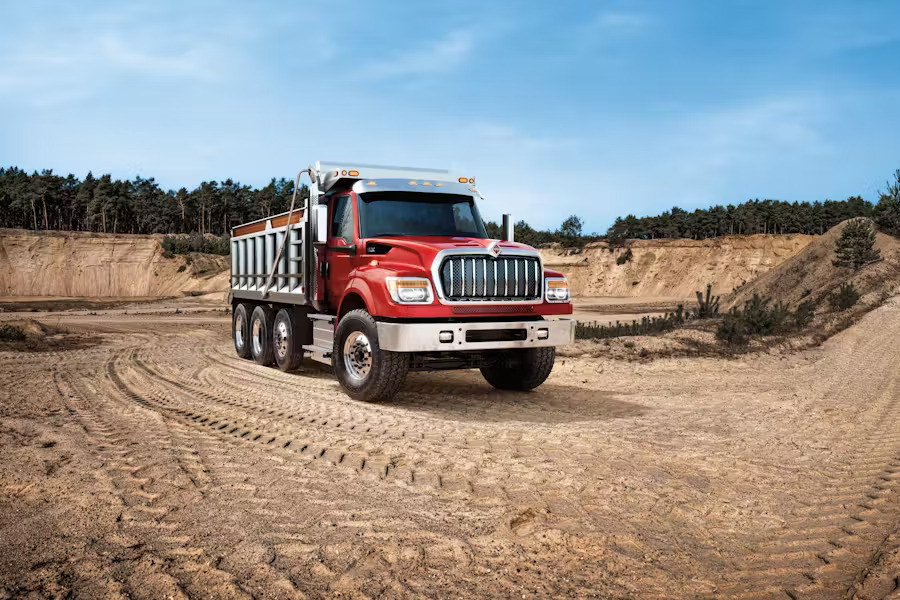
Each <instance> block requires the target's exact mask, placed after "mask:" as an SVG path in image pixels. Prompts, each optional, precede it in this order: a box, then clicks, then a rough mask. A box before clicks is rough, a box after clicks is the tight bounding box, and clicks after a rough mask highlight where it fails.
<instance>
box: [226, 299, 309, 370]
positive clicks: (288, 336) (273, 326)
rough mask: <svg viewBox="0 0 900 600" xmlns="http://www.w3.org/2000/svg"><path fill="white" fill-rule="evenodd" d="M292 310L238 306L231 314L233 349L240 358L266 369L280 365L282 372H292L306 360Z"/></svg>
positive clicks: (263, 306)
mask: <svg viewBox="0 0 900 600" xmlns="http://www.w3.org/2000/svg"><path fill="white" fill-rule="evenodd" d="M296 331H297V327H296V323H295V322H294V317H293V314H292V311H290V310H288V309H286V308H282V309H280V310H278V311H276V310H274V309H272V308H271V307H269V306H265V305H259V306H256V307H254V306H253V305H251V304H244V303H242V304H238V305H236V306H235V308H234V314H233V315H232V333H233V335H232V337H233V339H234V349H235V352H237V355H238V356H240V357H241V358H246V359H250V358H252V359H253V360H254V362H256V363H257V364H260V365H263V366H269V365H271V364H273V363H274V364H276V365H278V368H279V369H281V370H282V371H293V370H295V369H297V368H298V367H299V366H300V363H301V361H302V360H303V348H302V347H301V346H300V344H299V341H298V339H297V336H296V335H295V332H296Z"/></svg>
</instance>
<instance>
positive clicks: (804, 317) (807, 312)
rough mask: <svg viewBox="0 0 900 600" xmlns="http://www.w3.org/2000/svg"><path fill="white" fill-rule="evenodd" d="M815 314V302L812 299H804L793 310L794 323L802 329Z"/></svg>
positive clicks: (810, 321)
mask: <svg viewBox="0 0 900 600" xmlns="http://www.w3.org/2000/svg"><path fill="white" fill-rule="evenodd" d="M815 316H816V311H815V303H814V302H813V301H812V300H804V301H803V302H801V303H800V305H799V306H798V307H797V310H795V311H794V325H795V326H796V327H797V328H798V329H802V328H803V327H806V326H807V325H809V324H810V323H812V320H813V318H814V317H815Z"/></svg>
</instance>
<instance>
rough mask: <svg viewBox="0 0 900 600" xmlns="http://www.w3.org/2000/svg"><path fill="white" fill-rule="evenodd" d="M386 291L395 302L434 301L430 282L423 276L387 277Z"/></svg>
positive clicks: (423, 302)
mask: <svg viewBox="0 0 900 600" xmlns="http://www.w3.org/2000/svg"><path fill="white" fill-rule="evenodd" d="M387 286H388V291H389V292H390V293H391V299H392V300H393V301H394V302H396V303H397V304H430V303H431V302H433V301H434V294H433V293H432V292H431V282H429V281H428V280H427V279H425V278H424V277H388V278H387Z"/></svg>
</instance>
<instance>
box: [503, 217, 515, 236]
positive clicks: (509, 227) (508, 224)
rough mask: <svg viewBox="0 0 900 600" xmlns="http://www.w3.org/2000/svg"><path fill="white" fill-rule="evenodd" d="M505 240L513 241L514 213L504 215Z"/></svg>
mask: <svg viewBox="0 0 900 600" xmlns="http://www.w3.org/2000/svg"><path fill="white" fill-rule="evenodd" d="M503 241H504V242H512V241H514V240H513V220H512V215H510V214H505V215H503Z"/></svg>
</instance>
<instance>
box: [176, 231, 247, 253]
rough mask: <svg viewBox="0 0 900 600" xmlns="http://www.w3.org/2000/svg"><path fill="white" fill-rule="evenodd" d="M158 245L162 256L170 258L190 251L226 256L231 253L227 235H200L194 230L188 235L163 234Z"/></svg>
mask: <svg viewBox="0 0 900 600" xmlns="http://www.w3.org/2000/svg"><path fill="white" fill-rule="evenodd" d="M160 245H161V246H162V248H163V257H165V258H172V257H173V256H174V255H175V254H188V253H190V252H202V253H204V254H218V255H221V256H227V255H228V254H231V244H230V243H229V240H228V238H227V237H224V236H223V237H216V236H206V235H200V234H199V233H197V232H194V233H192V234H190V235H188V236H175V235H167V236H165V237H164V238H163V239H162V241H161V242H160Z"/></svg>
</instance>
